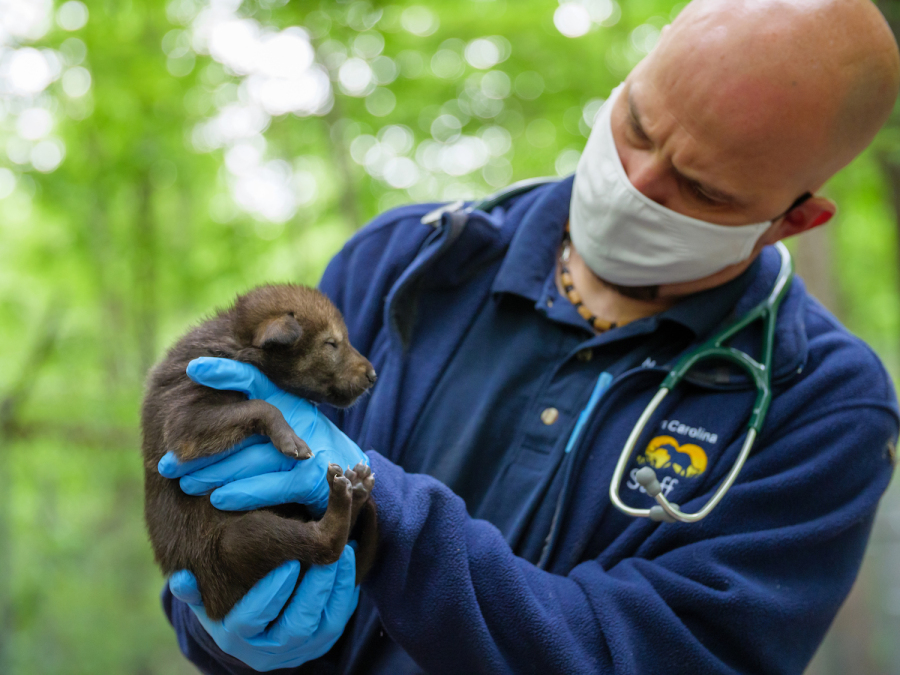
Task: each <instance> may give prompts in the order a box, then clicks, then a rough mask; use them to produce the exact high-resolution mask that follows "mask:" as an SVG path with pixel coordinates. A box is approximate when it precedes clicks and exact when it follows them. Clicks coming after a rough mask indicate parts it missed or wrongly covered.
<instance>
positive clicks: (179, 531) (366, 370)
mask: <svg viewBox="0 0 900 675" xmlns="http://www.w3.org/2000/svg"><path fill="white" fill-rule="evenodd" d="M200 356H214V357H221V358H227V359H233V360H236V361H242V362H244V363H249V364H252V365H254V366H256V367H257V368H259V369H260V370H261V371H262V372H263V373H264V374H265V375H266V376H268V378H269V379H270V380H272V382H274V383H275V384H276V385H278V386H279V387H280V388H281V389H284V390H285V391H288V392H290V393H292V394H295V395H296V396H300V397H302V398H305V399H308V400H310V401H313V402H323V403H328V404H331V405H334V406H338V407H347V406H349V405H352V404H353V403H354V401H356V399H357V398H358V397H359V396H360V395H362V394H363V393H364V392H366V391H367V390H368V389H369V387H371V386H372V385H373V384H374V383H375V370H374V369H373V368H372V364H371V363H369V362H368V361H367V360H366V359H365V357H363V356H362V355H361V354H360V353H359V352H358V351H356V349H354V348H353V347H352V346H351V345H350V342H349V340H348V339H347V327H346V325H345V324H344V320H343V317H342V316H341V313H340V312H339V311H338V309H337V308H336V307H335V306H334V305H333V304H332V303H331V301H329V300H328V298H326V297H325V296H324V295H323V294H322V293H320V292H319V291H317V290H315V289H312V288H306V287H304V286H296V285H270V286H262V287H260V288H256V289H254V290H252V291H250V292H249V293H247V294H245V295H242V296H240V297H238V298H237V301H236V302H235V304H234V306H233V307H231V308H230V309H227V310H224V311H220V312H219V313H218V314H216V315H215V316H213V317H212V318H211V319H209V320H207V321H204V322H203V323H201V324H200V325H199V326H197V327H196V328H194V329H193V330H191V331H190V332H189V333H188V334H187V335H185V336H184V337H183V338H181V340H179V341H178V342H177V343H176V344H175V346H173V347H172V348H171V349H170V350H169V352H168V354H167V355H166V357H165V358H164V359H163V360H162V361H160V362H159V363H158V364H157V365H156V366H155V367H154V368H153V370H152V371H151V372H150V375H149V378H148V382H147V388H146V393H145V396H144V403H143V407H142V411H141V413H142V420H141V421H142V427H143V456H144V493H145V495H144V497H145V499H144V515H145V519H146V522H147V529H148V531H149V534H150V541H151V543H152V545H153V551H154V554H155V556H156V561H157V563H158V564H159V566H160V567H161V568H162V571H163V573H164V574H166V575H171V574H172V573H173V572H175V571H177V570H180V569H188V570H190V571H191V572H193V574H194V575H195V576H196V577H197V582H198V584H199V587H200V594H201V596H202V598H203V604H204V606H205V607H206V612H207V614H208V615H209V617H210V618H212V619H221V618H222V617H224V616H225V615H226V614H227V613H228V611H229V610H230V609H231V608H232V607H233V606H234V604H235V603H236V602H237V601H238V600H239V599H240V598H241V597H243V596H244V595H245V594H246V593H247V591H249V590H250V588H251V587H252V586H253V585H254V584H256V582H258V581H259V580H260V579H262V578H263V577H264V576H265V575H266V574H268V573H269V572H271V571H272V570H273V569H275V568H276V567H278V566H279V565H281V564H283V563H285V562H287V561H289V560H299V561H300V562H301V563H302V564H306V565H309V564H316V565H326V564H329V563H332V562H334V561H335V560H337V559H338V558H339V557H340V554H341V551H342V550H343V548H344V545H345V544H346V543H347V539H348V537H349V534H350V532H351V529H353V526H354V523H355V521H356V519H357V517H358V516H360V513H363V517H362V518H361V520H360V529H361V530H362V532H361V533H360V535H361V536H360V542H359V544H360V550H359V552H358V555H357V579H360V578H361V577H362V576H363V575H364V574H365V572H366V568H367V567H368V566H370V565H371V562H372V560H371V559H372V558H373V557H374V543H375V532H374V528H375V511H374V502H373V501H371V500H369V496H370V493H371V491H372V487H373V486H374V476H373V475H372V474H371V471H370V469H369V467H368V466H366V465H365V464H363V463H360V464H358V465H357V466H356V467H355V468H354V469H353V470H348V471H342V470H341V467H339V466H337V465H336V464H330V465H329V468H328V483H329V486H330V490H331V491H330V493H329V498H328V508H327V510H326V511H325V515H324V516H323V517H322V518H321V520H318V521H315V520H311V519H310V518H309V516H308V513H307V512H306V510H305V507H302V506H298V505H285V506H281V507H273V508H271V509H260V510H257V511H247V512H227V511H219V510H218V509H216V508H215V507H214V506H213V505H212V504H211V503H210V501H209V498H208V497H193V496H190V495H186V494H184V493H183V492H182V491H181V489H180V488H179V486H178V481H176V480H169V479H166V478H163V477H162V476H161V475H160V474H159V473H158V471H157V464H158V463H159V460H160V459H161V458H162V456H163V455H164V454H165V453H166V452H167V451H169V450H171V451H173V452H174V453H175V455H176V456H177V457H178V459H179V460H181V461H188V460H191V459H197V458H198V457H205V456H208V455H212V454H215V453H217V452H221V451H223V450H226V449H228V448H230V447H232V446H233V445H235V444H236V443H238V442H239V441H242V440H244V439H245V438H247V437H248V436H251V435H253V434H262V435H265V436H268V437H269V439H271V441H272V443H273V445H274V446H275V447H276V448H278V450H279V451H280V452H282V453H284V454H285V455H287V456H288V457H291V458H294V459H306V458H308V457H310V456H311V453H310V450H309V447H308V446H307V445H306V443H305V442H304V441H303V440H302V439H300V438H299V437H298V436H297V435H296V434H295V433H294V431H293V429H291V427H290V425H288V423H287V421H286V420H285V419H284V417H283V416H282V414H281V412H280V411H279V410H278V409H277V408H275V407H274V406H273V405H271V404H269V403H267V402H265V401H261V400H247V398H246V397H245V396H244V395H243V394H241V393H240V392H235V391H219V390H216V389H211V388H208V387H204V386H202V385H199V384H197V383H195V382H193V381H192V380H191V379H190V378H188V376H187V375H186V373H185V369H186V367H187V365H188V363H189V362H190V361H191V360H192V359H194V358H197V357H200Z"/></svg>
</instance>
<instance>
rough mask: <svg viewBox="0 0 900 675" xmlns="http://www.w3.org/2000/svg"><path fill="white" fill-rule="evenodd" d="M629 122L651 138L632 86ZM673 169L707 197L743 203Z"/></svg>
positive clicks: (629, 92)
mask: <svg viewBox="0 0 900 675" xmlns="http://www.w3.org/2000/svg"><path fill="white" fill-rule="evenodd" d="M628 123H629V124H630V125H631V128H632V130H633V131H634V133H635V134H637V135H638V136H639V137H640V138H641V139H642V140H647V141H650V140H651V139H650V137H649V136H648V135H647V132H646V131H644V126H643V125H642V124H641V114H640V112H639V111H638V108H637V104H636V103H635V102H634V94H633V92H632V90H631V88H629V89H628ZM672 171H673V172H674V173H675V175H676V176H677V177H678V179H679V180H681V181H683V182H684V183H686V184H687V185H690V186H691V187H692V188H693V189H694V190H696V191H698V192H700V193H702V194H703V195H705V196H706V197H709V198H710V199H712V200H714V201H716V202H721V203H722V204H723V205H728V206H741V205H742V202H741V200H740V199H738V198H737V197H735V196H734V195H732V194H730V193H728V192H725V191H724V190H719V189H718V188H715V187H713V186H711V185H707V184H706V183H703V182H701V181H699V180H696V179H694V178H690V177H688V176H685V175H684V174H683V173H681V172H680V171H679V170H678V169H677V168H676V167H675V166H674V165H672Z"/></svg>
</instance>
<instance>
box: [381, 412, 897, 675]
mask: <svg viewBox="0 0 900 675" xmlns="http://www.w3.org/2000/svg"><path fill="white" fill-rule="evenodd" d="M816 415H817V417H816V418H815V419H808V420H806V422H805V423H804V422H800V421H797V422H796V423H795V424H792V425H791V427H792V429H793V431H790V432H787V433H784V434H783V435H782V436H781V437H780V438H777V439H770V440H769V442H768V443H767V444H766V445H765V446H764V447H761V448H760V451H759V453H758V454H754V456H752V457H751V461H750V462H748V464H747V466H746V467H745V470H744V472H743V473H742V477H743V478H742V480H741V481H739V482H738V483H737V484H736V485H735V486H733V487H732V489H731V491H730V492H729V494H728V495H727V496H726V498H725V500H724V501H723V505H722V506H721V507H719V508H718V509H716V510H715V511H713V513H712V514H711V515H710V516H709V517H708V518H706V519H705V520H704V521H702V522H701V523H696V524H675V525H670V524H662V525H660V524H655V523H650V522H649V521H647V520H645V519H635V520H634V521H633V524H632V525H629V528H635V530H634V531H633V532H632V533H630V534H631V541H632V542H633V544H632V545H633V550H634V553H633V554H631V555H630V557H622V558H620V560H619V561H618V562H617V563H616V564H612V565H610V566H609V568H608V569H606V568H604V565H603V564H601V562H600V560H588V561H585V562H583V563H582V564H580V565H578V566H576V567H575V568H574V569H572V570H571V572H570V573H568V574H567V575H565V576H562V575H557V574H552V573H549V572H546V571H542V570H539V569H537V568H536V567H535V566H533V565H532V564H530V563H528V562H527V561H525V560H523V559H521V558H517V557H516V556H515V555H514V554H513V552H512V551H511V550H510V548H509V546H508V545H507V543H506V542H505V540H504V538H503V537H502V535H501V533H500V532H499V531H498V530H497V529H496V528H495V527H493V526H492V525H491V524H489V523H488V522H485V521H482V520H476V519H473V518H470V517H469V516H468V514H467V512H466V508H465V505H464V503H463V502H462V500H461V499H460V498H458V497H457V496H455V495H454V494H453V493H452V492H451V491H450V490H449V489H447V488H446V487H445V486H443V485H442V484H441V483H439V482H438V481H436V480H434V479H432V478H430V477H427V476H423V475H413V474H407V473H405V472H404V471H403V470H402V469H400V468H399V467H397V466H396V465H394V464H392V463H391V462H389V461H388V460H386V459H385V458H383V457H381V456H380V455H378V454H377V453H374V452H373V453H370V456H371V462H372V467H373V469H374V472H375V474H376V475H377V476H378V481H377V483H376V487H375V499H376V502H377V504H378V511H379V533H380V548H379V559H378V562H377V564H376V567H375V568H374V569H373V570H372V573H371V575H370V576H369V577H367V579H366V581H365V582H364V588H365V589H366V590H367V591H368V592H369V593H370V594H371V595H372V597H373V598H374V600H375V603H376V605H377V608H378V611H379V614H380V616H381V619H382V622H383V624H384V627H385V629H386V631H387V632H388V634H389V635H390V636H391V637H392V638H393V639H394V640H395V641H396V642H398V643H399V644H400V645H401V646H402V647H403V648H404V649H405V650H406V651H407V652H408V653H409V654H410V655H411V656H412V657H413V658H414V659H415V660H416V662H417V663H418V664H419V665H420V666H421V667H422V668H423V669H424V670H426V671H427V672H429V673H432V674H440V673H462V672H473V673H474V672H478V673H616V674H620V675H625V674H634V675H638V674H644V675H645V674H646V673H666V674H667V675H671V674H676V673H689V674H690V675H698V674H700V673H735V674H737V673H801V672H802V671H803V669H804V667H805V666H806V664H807V662H808V661H809V659H810V658H811V657H812V654H813V652H814V650H815V648H816V646H817V645H818V643H819V642H820V640H821V638H822V636H823V635H824V633H825V631H826V630H827V628H828V625H829V624H830V622H831V620H832V619H833V617H834V615H835V613H836V612H837V609H838V608H839V606H840V604H841V602H842V600H843V598H844V597H845V596H846V594H847V593H848V592H849V590H850V587H851V585H852V583H853V580H854V578H855V576H856V573H857V570H858V567H859V564H860V562H861V558H862V554H863V550H864V548H865V544H866V541H867V538H868V534H869V531H870V528H871V525H872V520H873V517H874V514H875V510H876V507H877V503H878V500H879V498H880V496H881V494H882V492H883V491H884V489H885V487H886V485H887V482H888V480H889V478H890V474H891V463H890V460H889V459H888V458H887V452H886V449H887V447H888V444H889V443H890V442H891V441H892V440H893V439H895V438H896V434H897V422H896V416H895V415H894V414H893V413H892V412H890V410H888V406H884V407H883V408H880V407H873V406H863V407H858V406H851V405H846V406H845V407H844V408H843V409H835V410H820V411H819V412H817V413H816ZM605 487H606V486H603V488H602V490H601V494H599V495H598V496H597V498H598V499H606V496H605ZM708 497H709V495H703V496H702V497H699V498H697V499H696V500H692V503H690V504H688V505H687V508H689V509H695V508H697V507H699V506H700V505H701V504H702V503H703V502H705V500H706V499H707V498H708ZM640 528H644V529H640ZM628 535H629V533H628V532H626V533H625V535H624V536H626V537H627V536H628Z"/></svg>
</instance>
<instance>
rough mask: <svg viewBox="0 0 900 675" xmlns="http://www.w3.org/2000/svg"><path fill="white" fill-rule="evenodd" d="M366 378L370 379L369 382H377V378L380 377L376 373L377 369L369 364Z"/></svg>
mask: <svg viewBox="0 0 900 675" xmlns="http://www.w3.org/2000/svg"><path fill="white" fill-rule="evenodd" d="M366 379H368V380H369V384H375V380H377V379H378V375H376V374H375V369H374V368H373V367H372V366H369V369H368V370H367V371H366Z"/></svg>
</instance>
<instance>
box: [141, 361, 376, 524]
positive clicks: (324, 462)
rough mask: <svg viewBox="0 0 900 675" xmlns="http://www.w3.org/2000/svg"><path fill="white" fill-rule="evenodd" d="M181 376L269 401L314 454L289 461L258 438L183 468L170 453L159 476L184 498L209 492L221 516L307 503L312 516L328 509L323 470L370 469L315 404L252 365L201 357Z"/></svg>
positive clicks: (208, 385) (354, 446) (191, 462)
mask: <svg viewBox="0 0 900 675" xmlns="http://www.w3.org/2000/svg"><path fill="white" fill-rule="evenodd" d="M187 374H188V377H190V378H191V379H192V380H194V382H197V383H198V384H202V385H205V386H207V387H212V388H213V389H231V390H235V391H241V392H244V393H245V394H247V396H248V397H249V398H260V399H264V400H265V401H267V402H269V403H271V404H272V405H274V406H275V407H276V408H278V409H279V410H280V411H281V413H282V414H283V415H284V418H285V419H286V420H287V422H288V424H290V425H291V427H292V428H293V429H294V431H295V432H296V433H297V435H298V436H299V437H300V438H302V439H303V440H304V441H306V444H307V445H308V446H309V447H310V449H311V450H312V452H313V457H312V458H311V459H305V460H301V461H298V460H295V459H291V458H289V457H286V456H285V455H283V454H281V453H280V452H278V450H276V449H275V446H274V445H272V444H271V443H268V442H266V439H265V437H263V436H254V437H251V438H249V439H246V440H245V441H244V442H242V443H240V444H238V445H237V446H235V447H234V448H232V449H231V450H227V451H225V452H222V453H219V454H217V455H215V456H213V457H202V458H200V459H195V460H192V461H190V462H184V463H182V462H179V461H178V459H177V458H176V457H175V455H174V453H172V452H167V453H166V454H165V455H164V456H163V458H162V459H161V460H160V461H159V465H158V469H159V472H160V473H161V474H162V475H163V476H165V477H166V478H181V480H180V485H181V489H182V490H183V491H184V492H186V493H187V494H190V495H205V494H208V493H209V492H210V490H212V491H213V492H212V494H211V495H210V501H211V502H212V505H213V506H215V507H216V508H218V509H222V510H224V511H247V510H251V509H258V508H261V507H263V506H274V505H276V504H287V503H291V502H297V503H300V504H307V505H308V506H309V508H310V510H311V511H312V512H313V515H314V516H318V515H321V514H323V513H324V512H325V509H326V507H327V506H328V492H329V488H328V481H327V480H326V476H325V474H326V471H327V469H328V465H329V464H338V465H339V466H340V467H341V468H343V469H352V468H353V467H354V466H356V465H357V464H358V463H359V462H364V463H365V464H367V465H368V463H369V458H368V457H366V455H365V453H364V452H363V451H362V450H360V449H359V446H358V445H356V443H354V442H353V441H351V440H350V439H349V438H348V437H347V436H346V435H344V433H343V432H342V431H341V430H340V429H338V428H337V427H336V426H334V424H332V423H331V420H329V419H328V418H327V417H325V415H322V414H321V413H320V412H319V409H318V408H317V407H316V406H314V405H313V404H311V403H310V402H309V401H306V400H305V399H302V398H298V397H296V396H294V395H293V394H289V393H287V392H285V391H282V390H281V389H279V388H278V387H276V386H275V384H273V383H272V381H271V380H269V378H267V377H266V376H265V375H263V374H262V373H261V372H260V371H259V369H257V368H255V367H254V366H251V365H249V364H246V363H241V362H239V361H232V360H230V359H218V358H212V357H206V356H204V357H201V358H198V359H194V360H193V361H191V362H190V363H189V364H188V367H187ZM217 488H218V489H217Z"/></svg>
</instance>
